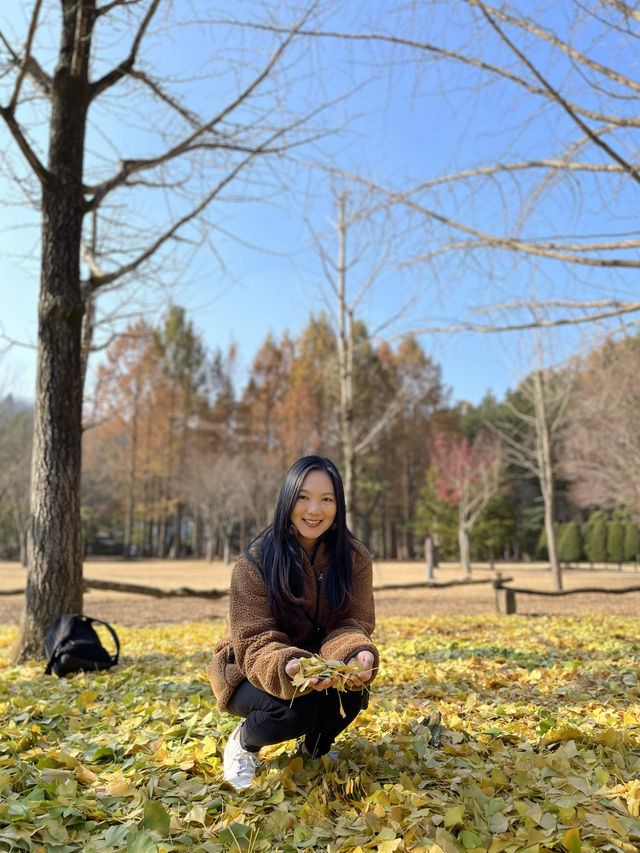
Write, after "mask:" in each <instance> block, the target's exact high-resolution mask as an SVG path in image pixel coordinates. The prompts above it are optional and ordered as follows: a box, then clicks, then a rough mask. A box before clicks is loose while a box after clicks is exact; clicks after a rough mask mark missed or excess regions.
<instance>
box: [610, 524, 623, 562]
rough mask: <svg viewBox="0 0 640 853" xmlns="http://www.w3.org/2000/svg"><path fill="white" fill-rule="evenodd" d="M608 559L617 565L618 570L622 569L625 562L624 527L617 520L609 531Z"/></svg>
mask: <svg viewBox="0 0 640 853" xmlns="http://www.w3.org/2000/svg"><path fill="white" fill-rule="evenodd" d="M607 559H609V560H610V561H611V562H612V563H617V564H618V569H622V561H623V560H624V526H623V524H622V522H621V521H620V520H619V519H617V518H614V519H613V521H612V522H611V523H610V524H609V529H608V530H607Z"/></svg>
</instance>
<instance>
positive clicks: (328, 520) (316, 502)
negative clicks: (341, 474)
mask: <svg viewBox="0 0 640 853" xmlns="http://www.w3.org/2000/svg"><path fill="white" fill-rule="evenodd" d="M335 517H336V496H335V494H334V492H333V483H332V482H331V477H329V475H328V474H327V472H326V471H309V473H308V474H307V476H306V477H305V478H304V480H303V481H302V486H301V487H300V491H299V492H298V498H297V500H296V502H295V504H294V506H293V510H292V511H291V523H292V524H293V526H294V528H295V532H296V536H297V538H298V541H299V542H300V544H301V545H302V547H303V548H310V547H311V546H312V545H313V544H314V543H315V542H316V541H317V540H318V539H319V538H320V537H321V536H322V535H323V534H324V533H326V532H327V530H328V529H329V528H330V527H331V525H332V524H333V520H334V518H335Z"/></svg>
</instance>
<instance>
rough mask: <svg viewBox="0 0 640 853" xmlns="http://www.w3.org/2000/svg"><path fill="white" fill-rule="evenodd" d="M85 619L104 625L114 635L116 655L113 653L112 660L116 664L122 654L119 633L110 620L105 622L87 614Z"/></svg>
mask: <svg viewBox="0 0 640 853" xmlns="http://www.w3.org/2000/svg"><path fill="white" fill-rule="evenodd" d="M84 619H86V621H87V622H88V623H89V625H91V623H93V624H94V625H104V627H105V628H106V629H107V630H108V631H109V632H110V634H111V636H112V637H113V642H114V643H115V644H116V653H115V655H111V660H112V661H113V663H114V665H115V664H117V663H118V656H119V655H120V640H119V639H118V635H117V634H116V632H115V631H114V630H113V628H112V627H111V625H109V623H108V622H103V621H102V619H92V618H91V617H90V616H85V617H84Z"/></svg>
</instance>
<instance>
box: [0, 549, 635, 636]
mask: <svg viewBox="0 0 640 853" xmlns="http://www.w3.org/2000/svg"><path fill="white" fill-rule="evenodd" d="M231 569H232V566H230V565H225V564H224V563H222V562H214V563H207V562H206V561H205V560H135V561H131V562H123V561H121V560H113V559H111V560H93V559H92V560H88V561H87V562H86V563H85V569H84V570H85V577H86V578H88V579H96V580H111V581H121V582H126V583H137V584H143V585H146V586H153V587H160V588H161V589H166V590H168V589H176V588H178V587H184V586H187V587H191V588H193V589H203V590H210V589H221V590H226V589H227V588H228V585H229V578H230V575H231ZM498 569H499V571H501V572H502V574H503V575H504V576H506V577H511V578H513V582H512V585H513V586H518V587H524V588H527V589H535V590H550V589H551V577H550V574H549V571H548V569H547V567H545V566H544V565H543V564H535V563H530V564H500V565H499V566H498ZM461 576H462V575H461V569H460V566H459V565H458V564H455V563H448V564H445V565H443V566H442V567H440V568H438V570H437V571H436V582H437V583H444V582H448V581H454V580H460V579H461ZM473 576H474V579H486V580H487V581H489V580H490V579H491V571H490V570H489V567H488V566H486V565H482V564H480V565H478V566H477V567H476V566H474V575H473ZM373 577H374V587H375V590H376V592H375V595H376V609H377V613H378V616H380V617H383V616H427V615H430V614H432V613H438V614H469V613H470V614H476V613H477V614H482V613H493V612H495V603H494V592H493V589H492V586H491V584H490V583H483V584H470V585H465V586H452V587H444V588H439V589H438V588H436V589H433V588H428V587H419V588H407V589H384V587H387V586H389V585H395V584H405V585H406V584H416V583H422V582H424V581H426V576H425V568H424V564H423V563H422V562H401V561H397V562H396V561H389V562H382V561H376V562H374V569H373ZM24 583H25V570H24V569H23V568H22V567H21V566H19V565H18V564H16V563H8V562H4V563H2V562H0V590H11V589H23V588H24ZM564 586H565V589H576V588H581V587H587V586H588V587H601V588H604V589H619V588H621V587H627V586H640V573H639V572H637V570H636V567H634V566H626V567H625V569H624V571H617V570H612V569H608V570H607V569H604V568H599V569H597V570H591V569H589V568H588V567H587V566H581V567H580V568H577V569H570V570H568V571H565V573H564ZM21 605H22V595H21V594H20V595H10V596H6V595H0V622H5V623H12V622H17V621H18V620H19V617H20V609H21ZM517 607H518V613H522V614H527V615H537V614H543V613H570V614H573V615H579V614H593V613H595V614H598V613H617V614H619V615H636V614H638V613H639V612H640V592H633V593H627V594H624V595H611V594H609V595H606V594H596V593H588V594H576V595H568V596H562V597H548V596H542V595H526V596H525V595H519V596H518V599H517ZM85 612H86V613H88V614H89V615H90V616H94V617H97V618H99V619H105V620H107V621H109V622H115V623H118V624H127V625H136V624H145V623H153V622H175V621H182V620H186V619H222V618H224V617H225V615H226V612H227V599H226V596H225V597H222V598H220V599H213V600H211V599H203V598H152V597H149V596H144V595H129V594H125V593H120V592H104V591H101V590H90V591H88V592H87V593H86V596H85Z"/></svg>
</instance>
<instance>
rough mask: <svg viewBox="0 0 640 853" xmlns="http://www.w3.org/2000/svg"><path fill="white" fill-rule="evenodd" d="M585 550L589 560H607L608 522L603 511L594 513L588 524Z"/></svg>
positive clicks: (596, 561) (593, 561)
mask: <svg viewBox="0 0 640 853" xmlns="http://www.w3.org/2000/svg"><path fill="white" fill-rule="evenodd" d="M586 528H587V530H586V535H585V537H584V552H585V555H586V557H587V560H589V562H590V563H591V565H592V566H593V564H594V563H605V562H606V561H607V522H606V519H605V517H604V515H603V514H602V513H601V512H597V513H592V514H591V516H590V517H589V520H588V522H587V525H586Z"/></svg>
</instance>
